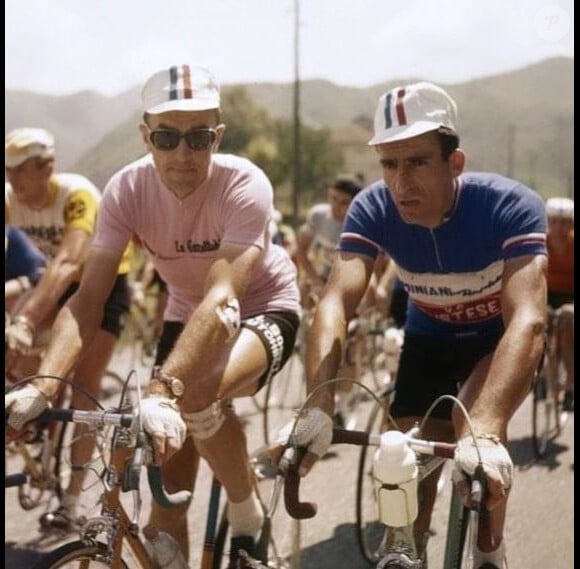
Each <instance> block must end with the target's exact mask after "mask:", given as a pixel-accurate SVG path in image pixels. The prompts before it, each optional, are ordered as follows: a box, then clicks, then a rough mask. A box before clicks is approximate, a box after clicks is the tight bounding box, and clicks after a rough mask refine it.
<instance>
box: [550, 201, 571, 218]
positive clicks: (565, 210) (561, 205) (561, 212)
mask: <svg viewBox="0 0 580 569" xmlns="http://www.w3.org/2000/svg"><path fill="white" fill-rule="evenodd" d="M546 214H547V215H548V217H562V218H564V219H571V220H572V221H574V201H573V200H571V199H570V198H548V200H547V201H546Z"/></svg>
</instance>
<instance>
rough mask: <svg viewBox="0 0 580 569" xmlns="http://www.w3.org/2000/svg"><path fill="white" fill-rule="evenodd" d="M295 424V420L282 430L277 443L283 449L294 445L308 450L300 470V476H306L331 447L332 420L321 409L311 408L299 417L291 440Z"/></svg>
mask: <svg viewBox="0 0 580 569" xmlns="http://www.w3.org/2000/svg"><path fill="white" fill-rule="evenodd" d="M295 422H296V420H295V419H293V420H292V421H290V422H289V423H287V424H286V425H285V426H284V427H282V429H280V432H279V434H278V437H277V439H276V443H278V444H279V445H281V446H282V447H286V446H289V445H292V446H297V447H303V448H305V449H306V451H307V452H306V454H305V455H304V458H303V459H302V462H301V463H300V467H299V469H298V474H299V475H300V476H306V475H307V474H308V473H309V472H310V470H311V469H312V467H313V466H314V463H315V462H316V461H317V460H318V459H319V458H321V457H322V456H324V454H325V453H326V451H327V450H328V447H329V446H330V443H331V441H332V419H331V418H330V417H329V416H328V415H327V414H326V413H325V412H324V411H323V410H322V409H320V408H319V407H313V408H309V409H307V410H306V411H305V412H304V413H303V414H301V415H300V416H299V417H298V420H297V424H296V430H294V434H293V436H292V440H290V435H291V433H292V430H293V429H294V423H295Z"/></svg>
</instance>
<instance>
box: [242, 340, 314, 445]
mask: <svg viewBox="0 0 580 569" xmlns="http://www.w3.org/2000/svg"><path fill="white" fill-rule="evenodd" d="M255 397H256V396H254V398H253V399H255ZM305 398H306V380H305V378H304V361H303V359H302V354H301V353H300V352H299V351H298V350H294V353H293V354H292V355H291V356H290V359H289V360H288V361H287V362H286V365H285V366H284V367H283V368H282V369H281V370H280V372H279V373H277V374H276V375H275V376H274V377H273V378H272V379H270V381H269V382H268V384H267V385H266V386H265V387H264V400H263V406H262V410H261V412H262V434H263V436H264V444H265V445H269V444H270V428H271V424H270V419H271V414H270V410H271V409H273V408H275V409H278V410H279V411H280V413H278V415H281V418H280V419H279V420H280V424H281V425H282V424H284V423H285V422H286V419H287V420H288V421H289V420H290V419H291V418H292V415H293V413H294V411H295V410H296V409H297V408H298V407H299V406H300V404H301V403H302V402H303V401H304V399H305Z"/></svg>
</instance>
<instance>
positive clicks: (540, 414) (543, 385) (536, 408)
mask: <svg viewBox="0 0 580 569" xmlns="http://www.w3.org/2000/svg"><path fill="white" fill-rule="evenodd" d="M532 391H533V395H532V396H533V402H532V445H533V449H534V455H535V457H536V458H538V459H542V458H544V457H545V456H546V454H547V453H548V447H549V443H550V439H551V428H550V423H551V421H552V415H554V417H553V419H554V426H555V425H556V415H557V413H555V412H554V411H555V409H554V402H553V401H551V398H552V393H551V390H549V389H548V384H547V381H546V377H545V375H544V374H538V375H537V376H536V378H535V380H534V385H533V387H532Z"/></svg>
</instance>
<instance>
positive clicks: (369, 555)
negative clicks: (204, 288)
mask: <svg viewBox="0 0 580 569" xmlns="http://www.w3.org/2000/svg"><path fill="white" fill-rule="evenodd" d="M382 411H383V407H382V406H381V405H380V404H378V403H376V404H375V405H374V407H373V409H372V411H371V414H370V416H369V420H368V423H367V428H366V430H367V432H373V433H376V432H379V430H380V427H381V422H382V419H383V413H382ZM372 463H373V449H372V448H371V447H367V446H362V447H361V449H360V457H359V461H358V475H357V483H356V534H357V541H358V545H359V549H360V552H361V554H362V556H363V557H364V558H365V559H366V560H367V561H368V562H369V563H373V564H374V563H377V562H378V561H379V559H380V558H381V556H380V553H379V551H380V546H381V543H382V541H383V537H384V534H385V526H384V525H383V524H382V523H381V522H380V521H379V516H378V504H377V497H376V493H375V488H374V481H373V477H372Z"/></svg>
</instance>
